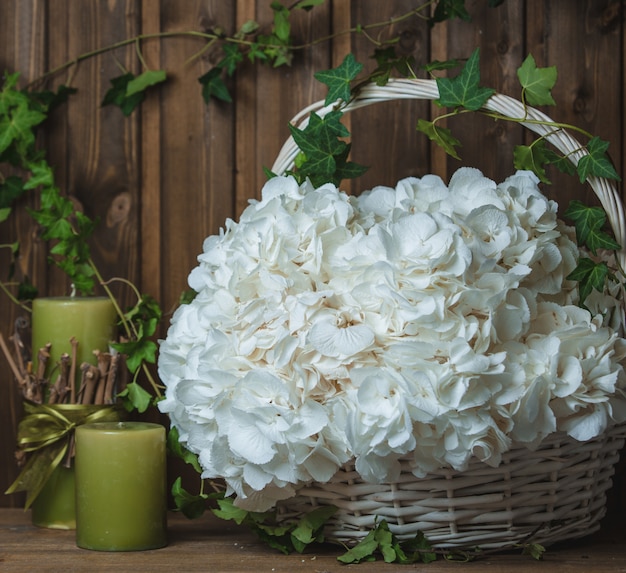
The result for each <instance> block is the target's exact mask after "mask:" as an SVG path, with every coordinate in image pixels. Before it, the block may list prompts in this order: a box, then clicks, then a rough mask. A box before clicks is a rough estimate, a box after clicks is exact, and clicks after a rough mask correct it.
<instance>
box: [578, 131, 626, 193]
mask: <svg viewBox="0 0 626 573" xmlns="http://www.w3.org/2000/svg"><path fill="white" fill-rule="evenodd" d="M608 148H609V143H608V141H604V140H602V139H600V138H599V137H593V138H591V139H590V140H589V143H587V151H588V152H589V154H588V155H584V156H583V157H581V158H580V159H579V161H578V167H577V171H578V176H579V178H580V182H581V183H584V182H585V181H586V180H587V178H588V177H589V176H591V175H593V176H595V177H604V178H606V179H614V180H616V181H620V177H619V175H618V174H617V171H615V168H614V167H613V164H612V163H611V160H610V159H609V157H608V155H607V154H606V150H607V149H608Z"/></svg>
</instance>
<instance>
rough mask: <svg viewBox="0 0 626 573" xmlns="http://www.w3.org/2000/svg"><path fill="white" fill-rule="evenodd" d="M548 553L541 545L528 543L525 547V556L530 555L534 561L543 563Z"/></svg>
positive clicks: (523, 552)
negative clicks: (545, 554) (544, 556)
mask: <svg viewBox="0 0 626 573" xmlns="http://www.w3.org/2000/svg"><path fill="white" fill-rule="evenodd" d="M545 552H546V548H545V547H544V546H543V545H541V544H540V543H527V544H526V545H524V550H523V551H522V554H523V555H530V556H531V557H532V558H533V559H536V560H537V561H541V559H543V554H544V553H545Z"/></svg>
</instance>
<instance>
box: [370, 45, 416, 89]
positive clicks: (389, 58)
mask: <svg viewBox="0 0 626 573" xmlns="http://www.w3.org/2000/svg"><path fill="white" fill-rule="evenodd" d="M372 57H373V58H374V59H375V60H376V63H377V64H378V67H377V68H376V69H375V70H374V71H373V72H372V73H371V74H370V79H371V80H372V81H373V82H374V83H376V85H379V86H383V85H385V84H387V82H388V81H389V78H390V77H391V74H392V73H393V72H394V71H396V72H398V74H399V75H400V76H401V77H407V76H409V75H411V73H412V70H413V68H414V67H415V58H414V57H413V56H398V55H397V54H396V50H395V48H394V47H393V46H388V47H386V48H379V49H377V50H374V55H373V56H372Z"/></svg>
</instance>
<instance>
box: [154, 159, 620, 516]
mask: <svg viewBox="0 0 626 573" xmlns="http://www.w3.org/2000/svg"><path fill="white" fill-rule="evenodd" d="M556 211H557V205H556V204H555V203H554V202H553V201H549V200H547V199H546V198H545V197H544V196H543V195H542V194H541V192H540V191H539V189H538V187H537V180H536V178H535V177H534V175H532V174H530V173H528V172H518V173H516V174H515V175H514V176H512V177H510V178H508V179H507V180H506V181H504V182H503V183H501V184H499V185H496V184H495V183H494V182H493V181H491V180H489V179H487V178H485V177H484V176H483V175H482V174H481V173H480V172H479V171H477V170H475V169H470V168H463V169H460V170H459V171H457V172H456V173H455V174H454V176H453V177H452V179H451V180H450V183H449V186H446V185H445V184H444V182H443V181H442V180H441V179H440V178H439V177H436V176H433V175H428V176H425V177H423V178H421V179H417V178H408V179H405V180H402V181H400V182H399V183H398V185H397V187H396V188H395V189H392V188H388V187H376V188H374V189H372V190H370V191H367V192H364V193H363V194H361V195H360V196H359V197H351V196H348V195H346V194H345V193H343V192H341V191H339V190H338V189H337V188H336V187H335V186H333V185H325V186H322V187H320V188H317V189H315V188H313V187H312V186H311V185H310V184H304V185H302V186H298V184H297V183H296V181H295V180H294V179H293V178H291V177H276V178H274V179H271V180H270V181H269V182H268V183H267V184H266V185H265V187H264V188H263V192H262V200H261V201H258V202H252V203H251V204H250V205H249V206H248V207H247V208H246V210H245V211H244V213H243V214H242V216H241V218H240V221H239V223H235V222H233V221H232V220H229V221H227V223H226V229H225V230H224V231H222V232H221V233H220V235H219V236H211V237H209V238H207V239H206V241H205V243H204V249H203V254H201V255H200V256H199V265H198V267H197V268H195V269H194V270H193V271H192V272H191V274H190V276H189V284H190V286H191V287H192V288H193V289H195V290H196V291H197V293H198V295H197V297H196V298H195V300H194V301H193V302H191V303H190V304H186V305H182V306H180V307H179V308H178V309H177V311H176V313H175V315H174V317H173V319H172V323H171V326H170V329H169V331H168V334H167V337H166V339H165V340H164V341H162V342H161V348H160V358H159V374H160V377H161V379H162V380H163V382H164V383H165V385H166V386H167V390H166V396H165V399H164V400H163V401H162V402H161V403H160V409H161V411H162V412H166V413H167V414H169V416H170V419H171V423H172V425H173V426H175V427H176V428H177V429H178V431H179V435H180V440H181V442H182V443H183V444H185V445H186V446H187V448H188V449H189V450H191V451H192V452H196V453H197V454H199V461H200V464H201V465H202V468H203V470H204V472H203V476H204V477H207V478H216V477H220V478H224V479H225V481H226V483H227V484H228V488H229V493H233V492H234V493H235V494H236V497H237V503H238V504H239V505H240V506H242V507H246V508H248V509H255V510H264V509H267V508H269V507H271V506H273V505H274V504H275V503H276V501H277V500H279V499H284V498H287V497H290V496H292V495H294V493H295V491H296V489H297V488H298V486H300V485H302V484H304V483H306V482H310V481H318V482H324V481H327V480H329V479H330V478H331V477H332V476H333V474H334V473H335V472H336V471H337V469H338V468H339V466H340V465H341V464H343V463H345V462H346V461H348V460H351V459H354V460H355V462H356V468H357V470H358V472H359V473H360V475H361V476H362V477H363V479H364V480H365V481H372V482H381V481H391V482H393V481H394V480H395V479H397V477H398V475H399V472H400V463H399V462H398V459H399V458H400V457H402V458H403V459H406V458H407V457H408V458H409V459H410V460H411V465H412V468H413V472H414V474H415V475H416V476H418V477H419V476H423V475H425V474H426V473H427V472H428V471H429V470H432V469H434V468H438V467H442V466H449V467H452V468H456V469H458V470H462V469H463V468H464V467H465V466H466V464H467V463H468V460H469V459H470V457H471V456H476V457H478V458H479V459H481V460H484V461H485V462H486V463H488V464H491V465H497V464H498V463H499V462H500V460H501V455H502V453H503V452H505V451H506V450H507V449H509V448H510V446H511V444H512V443H516V444H527V445H528V446H529V447H533V446H536V445H537V444H538V443H539V442H540V441H541V440H542V439H543V438H544V437H545V436H547V435H548V434H551V433H553V432H556V431H565V432H567V433H569V434H570V435H571V436H573V437H574V438H576V439H578V440H587V439H590V438H593V437H595V436H597V435H598V434H600V433H602V432H603V431H604V430H605V428H606V427H607V426H608V425H611V424H613V423H615V422H622V421H624V420H625V419H626V400H625V389H626V375H625V372H624V370H623V368H622V366H621V364H620V361H621V360H623V359H624V357H625V356H626V343H625V341H624V339H623V338H621V337H620V335H619V334H618V332H617V328H616V325H621V324H622V322H623V312H622V310H621V305H620V304H619V303H618V302H617V300H616V298H615V297H613V296H611V295H610V294H600V293H596V294H594V295H592V296H591V297H590V298H589V299H588V301H587V305H588V306H589V307H590V308H592V312H588V311H587V310H584V309H582V308H580V307H578V306H577V304H576V303H577V297H578V294H577V293H578V291H577V287H576V285H575V284H574V283H572V282H569V281H566V280H565V277H566V276H567V275H568V274H569V273H570V272H571V271H572V270H573V269H574V267H575V266H576V260H577V258H578V247H577V246H576V244H575V243H574V242H573V240H572V238H573V235H572V230H571V229H570V228H568V227H566V226H565V225H564V224H563V223H562V222H560V221H559V220H558V219H557V214H556Z"/></svg>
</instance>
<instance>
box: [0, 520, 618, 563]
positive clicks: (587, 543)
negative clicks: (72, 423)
mask: <svg viewBox="0 0 626 573" xmlns="http://www.w3.org/2000/svg"><path fill="white" fill-rule="evenodd" d="M28 520H29V514H28V513H24V512H23V511H21V510H19V509H0V568H1V569H2V571H3V573H23V572H24V571H28V572H29V573H43V572H46V571H50V572H55V573H56V572H57V571H98V572H105V571H111V572H116V571H117V572H119V571H124V572H126V571H133V572H134V573H160V572H164V573H170V572H171V571H184V572H185V573H192V572H203V573H204V572H206V571H219V572H220V573H227V572H232V573H235V572H238V573H245V572H257V571H258V572H274V573H298V572H306V573H330V572H338V571H354V572H356V573H380V572H406V571H423V572H426V573H439V572H441V571H448V572H458V571H460V570H462V571H463V572H464V573H465V572H476V573H478V572H481V571H484V570H485V568H487V569H488V570H489V573H531V572H545V571H550V572H569V573H615V572H616V571H623V570H624V569H626V549H625V546H624V544H623V542H622V540H621V539H620V532H618V531H615V532H613V533H612V532H611V531H606V532H604V533H603V535H602V536H601V537H600V536H596V537H594V538H591V539H583V540H579V541H577V542H572V543H568V544H561V545H558V546H554V547H552V548H549V549H548V551H547V553H546V554H545V557H544V559H543V560H542V561H535V560H533V559H532V558H531V557H529V556H527V555H521V554H520V552H518V551H515V552H511V553H506V554H500V555H489V556H486V557H485V558H483V559H478V560H476V561H471V562H469V563H457V562H451V561H445V560H443V559H440V560H438V561H435V562H433V563H429V564H427V565H424V564H416V565H400V564H387V563H384V562H383V561H382V560H381V559H380V558H379V559H378V561H374V562H364V563H360V564H358V565H342V564H341V563H339V562H338V561H337V557H338V556H339V555H341V554H342V553H343V552H344V550H343V549H342V548H341V547H337V546H333V545H323V546H318V547H316V548H315V549H313V550H308V551H307V552H305V553H303V554H298V553H294V554H292V555H283V554H281V553H278V552H277V551H275V550H273V549H271V548H269V547H268V546H267V545H265V544H263V543H262V542H260V541H259V540H258V538H257V537H256V536H255V535H254V534H252V533H251V532H250V531H249V530H248V529H246V528H245V527H239V528H238V527H236V526H234V525H233V524H231V523H230V522H224V521H222V520H219V519H217V518H216V517H214V516H212V515H210V514H205V515H204V516H203V517H202V518H200V519H196V520H187V519H185V518H184V517H183V516H182V515H180V514H169V516H168V535H169V545H168V546H167V547H165V548H163V549H157V550H151V551H131V552H117V553H116V552H106V551H105V552H102V551H88V550H84V549H79V548H77V547H76V542H75V532H73V531H58V530H56V531H55V530H46V529H38V528H36V527H33V526H32V525H30V524H29V521H28Z"/></svg>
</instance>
